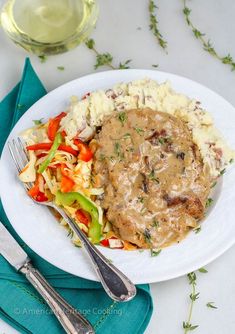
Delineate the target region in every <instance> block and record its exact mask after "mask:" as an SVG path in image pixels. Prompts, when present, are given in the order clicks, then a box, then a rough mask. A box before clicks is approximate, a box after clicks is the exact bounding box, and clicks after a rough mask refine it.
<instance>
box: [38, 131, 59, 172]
mask: <svg viewBox="0 0 235 334" xmlns="http://www.w3.org/2000/svg"><path fill="white" fill-rule="evenodd" d="M61 143H62V136H61V134H60V133H57V135H56V136H55V140H54V142H53V145H52V146H51V149H50V151H49V152H48V155H47V158H46V159H45V160H44V161H43V162H42V163H41V165H40V166H39V168H38V173H39V174H41V173H43V172H44V170H45V169H46V168H47V166H48V165H49V164H50V162H51V160H52V159H53V158H54V156H55V154H56V151H57V150H58V147H59V146H60V144H61Z"/></svg>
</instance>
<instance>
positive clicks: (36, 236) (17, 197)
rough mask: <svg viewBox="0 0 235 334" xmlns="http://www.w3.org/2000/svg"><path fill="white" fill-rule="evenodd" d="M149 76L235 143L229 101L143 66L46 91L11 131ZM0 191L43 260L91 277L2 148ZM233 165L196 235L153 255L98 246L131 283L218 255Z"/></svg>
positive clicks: (227, 235)
mask: <svg viewBox="0 0 235 334" xmlns="http://www.w3.org/2000/svg"><path fill="white" fill-rule="evenodd" d="M145 77H149V78H152V79H154V80H157V81H159V82H160V83H161V82H164V81H166V80H169V81H170V82H171V83H172V86H173V88H174V89H175V90H176V91H177V92H181V93H183V94H186V95H188V96H189V97H191V98H196V99H197V100H199V101H201V102H202V105H203V107H204V108H205V109H207V110H208V111H209V112H211V113H212V115H213V117H214V120H215V124H216V126H217V127H218V128H219V129H220V130H221V131H222V133H223V134H224V135H225V137H226V139H227V140H228V142H229V143H230V145H232V147H235V110H234V108H233V107H232V105H231V104H229V103H228V102H227V101H225V100H224V99H223V98H222V97H220V96H219V95H217V94H216V93H214V92H212V91H211V90H209V89H208V88H206V87H204V86H202V85H200V84H198V83H196V82H193V81H191V80H189V79H186V78H183V77H179V76H176V75H173V74H169V73H163V72H158V71H148V70H119V71H108V72H103V73H96V74H92V75H88V76H85V77H83V78H80V79H77V80H74V81H71V82H69V83H67V84H65V85H63V86H61V87H59V88H57V89H55V90H54V91H52V92H50V93H49V94H47V95H46V96H45V97H43V98H42V99H41V100H39V101H38V102H37V103H35V104H34V105H33V106H32V107H31V108H30V109H29V110H28V111H27V112H26V113H25V114H24V116H23V117H22V118H21V119H20V121H19V122H18V123H17V124H16V126H15V127H14V129H13V130H12V132H11V134H10V137H9V139H10V138H12V137H16V136H17V135H18V134H19V133H20V132H21V131H22V130H24V129H26V128H28V127H31V126H32V120H33V119H39V118H42V117H43V118H44V119H45V120H46V119H48V118H49V117H50V116H52V115H56V114H58V113H59V112H61V111H62V110H65V109H66V107H67V105H68V101H69V97H70V96H71V95H78V96H79V97H81V96H82V95H84V94H85V93H87V92H89V91H93V90H96V89H107V88H110V87H112V86H113V85H115V84H116V83H118V82H121V81H131V80H135V79H141V78H145ZM0 175H1V186H0V188H1V189H0V192H1V197H2V203H3V206H4V208H5V211H6V214H7V216H8V218H9V220H10V221H11V224H12V226H13V227H14V229H15V230H16V232H17V233H18V234H19V235H20V237H21V238H22V239H23V240H24V241H25V242H26V244H28V245H29V247H31V248H32V249H33V250H34V251H35V252H36V253H37V254H39V255H40V256H41V257H42V258H44V259H45V260H47V261H48V262H50V263H52V264H53V265H55V266H57V267H58V268H61V269H63V270H65V271H67V272H69V273H72V274H74V275H77V276H80V277H84V278H87V279H91V280H97V277H96V275H95V273H94V271H93V269H92V266H91V265H90V263H89V261H88V258H87V257H86V255H85V254H84V252H83V251H82V250H81V249H79V248H76V247H74V246H73V245H72V244H71V241H70V239H69V238H68V237H67V233H66V231H65V230H64V229H63V228H62V227H60V226H59V224H58V223H57V221H56V220H55V219H54V218H53V216H52V215H51V214H50V213H49V211H48V210H47V209H46V208H44V207H40V206H37V205H35V204H34V203H33V202H32V201H31V200H30V198H28V197H27V195H26V194H25V192H24V190H23V187H22V185H21V184H20V182H19V181H18V179H17V177H16V173H15V169H14V166H13V163H12V161H11V158H10V156H9V152H8V149H7V147H6V146H5V147H4V150H3V154H2V163H1V171H0ZM234 179H235V168H231V169H230V170H229V171H228V172H227V173H226V174H225V177H224V182H223V185H222V191H221V194H220V196H219V199H218V201H217V203H216V205H215V207H214V208H213V210H212V211H211V212H210V214H209V216H208V217H207V219H206V220H205V221H204V222H203V224H202V230H201V232H200V233H198V234H195V233H194V232H192V233H190V234H189V235H188V237H187V238H186V239H185V240H183V241H182V242H181V243H180V244H175V245H172V246H171V247H168V248H166V249H164V250H163V251H162V252H161V254H160V255H159V256H157V257H150V255H149V251H145V252H142V253H141V252H139V251H133V252H126V251H121V250H111V249H107V248H103V247H102V248H101V250H102V252H103V253H104V254H105V255H106V256H107V257H108V258H109V259H112V260H113V262H114V263H115V265H117V266H118V267H119V268H120V269H121V270H122V271H123V272H124V273H125V274H126V275H127V276H129V277H130V278H131V279H132V280H133V282H134V283H151V282H159V281H164V280H168V279H171V278H175V277H178V276H181V275H184V274H186V273H188V272H191V271H193V270H196V269H198V268H200V267H202V266H204V265H206V264H207V263H209V262H210V261H212V260H214V259H215V258H217V257H218V256H219V255H221V254H222V253H223V252H225V251H226V250H227V249H228V248H229V247H231V246H232V245H233V244H234V242H235V221H234V213H235V212H234V211H235V210H234V203H235V183H234Z"/></svg>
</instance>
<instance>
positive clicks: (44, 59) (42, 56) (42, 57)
mask: <svg viewBox="0 0 235 334" xmlns="http://www.w3.org/2000/svg"><path fill="white" fill-rule="evenodd" d="M38 58H39V59H40V62H41V63H42V64H43V63H45V62H46V61H47V56H45V55H40V56H38Z"/></svg>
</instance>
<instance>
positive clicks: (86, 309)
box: [0, 59, 153, 334]
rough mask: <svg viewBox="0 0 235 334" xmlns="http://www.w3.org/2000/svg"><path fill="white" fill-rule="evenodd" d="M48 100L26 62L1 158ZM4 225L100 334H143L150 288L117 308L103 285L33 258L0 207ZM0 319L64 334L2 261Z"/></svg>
mask: <svg viewBox="0 0 235 334" xmlns="http://www.w3.org/2000/svg"><path fill="white" fill-rule="evenodd" d="M45 94H46V90H45V88H44V87H43V85H42V83H41V82H40V80H39V79H38V77H37V75H36V73H35V72H34V70H33V68H32V66H31V64H30V61H29V59H26V62H25V67H24V72H23V76H22V79H21V81H20V83H19V84H18V85H17V86H16V87H15V88H14V89H13V90H12V91H11V92H10V93H9V94H8V95H7V96H6V97H5V98H4V100H3V101H2V102H1V103H0V152H1V151H2V148H3V145H4V143H5V141H6V139H7V137H8V134H9V132H10V130H11V128H12V127H13V126H14V124H15V123H16V122H17V121H18V120H19V118H20V117H21V116H22V115H23V114H24V113H25V112H26V110H27V109H28V108H29V107H30V106H31V105H32V104H33V103H35V102H36V101H37V100H38V99H39V98H41V97H42V96H43V95H45ZM39 118H40V115H39ZM0 220H1V221H2V222H3V223H4V224H5V226H6V227H7V228H8V230H9V231H10V232H11V234H12V235H13V236H14V237H15V238H16V239H17V240H18V242H19V243H20V244H21V245H22V247H24V249H25V251H26V252H27V253H28V254H29V256H30V257H31V259H32V260H33V263H34V265H35V266H36V267H37V268H38V269H39V270H40V271H41V272H42V274H43V275H44V276H45V277H46V278H47V280H48V281H49V282H50V284H51V285H52V286H53V287H55V288H56V290H57V291H58V292H59V294H61V295H62V296H63V297H64V298H65V299H66V300H67V301H68V302H69V303H70V304H71V305H73V306H74V307H75V308H76V309H77V310H79V311H80V312H81V313H82V314H83V315H84V316H86V317H87V319H89V321H90V322H91V324H92V325H93V326H94V328H95V331H96V333H97V334H101V333H102V334H110V333H112V334H120V333H121V334H141V333H144V330H145V328H146V326H147V325H148V323H149V320H150V317H151V315H152V311H153V306H152V298H151V295H150V290H149V286H148V285H146V284H144V285H138V286H137V291H138V292H137V295H136V297H135V298H134V299H133V300H132V301H130V302H128V303H118V302H114V301H112V300H111V299H110V298H109V297H108V296H107V295H106V294H105V292H104V291H103V289H102V287H101V285H100V283H98V282H93V281H88V280H85V279H83V278H80V277H76V276H73V275H71V274H68V273H66V272H64V271H62V270H60V269H58V268H56V267H54V266H52V265H51V264H49V263H48V262H46V261H45V260H43V259H42V258H40V257H39V256H38V255H37V254H35V253H34V252H33V251H32V250H31V249H30V248H29V247H28V246H27V245H25V244H24V242H23V241H22V240H21V239H20V238H19V236H18V235H17V234H16V233H15V231H14V230H13V228H12V226H11V224H10V222H9V221H8V219H7V217H6V215H5V213H4V210H3V207H2V204H1V203H0ZM0 317H1V318H2V319H3V320H4V321H6V322H7V323H9V324H10V325H11V326H13V327H14V328H16V329H17V330H18V331H19V332H20V333H33V334H47V333H48V334H60V333H64V330H63V329H62V327H61V326H60V324H59V323H58V321H57V320H56V318H55V317H54V316H53V314H52V312H51V311H50V309H49V308H48V306H47V305H46V303H45V302H44V301H43V300H42V298H41V297H40V296H39V295H38V294H37V292H36V291H35V290H34V289H33V288H32V287H31V286H30V285H29V284H28V283H27V281H26V280H25V279H24V277H23V276H22V275H20V274H18V273H17V272H15V271H14V269H13V268H12V267H11V266H10V265H9V264H8V263H7V262H6V261H5V259H4V258H3V257H1V256H0Z"/></svg>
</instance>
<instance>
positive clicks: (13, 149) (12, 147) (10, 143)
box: [7, 139, 21, 173]
mask: <svg viewBox="0 0 235 334" xmlns="http://www.w3.org/2000/svg"><path fill="white" fill-rule="evenodd" d="M13 140H14V139H13ZM13 143H14V142H13V141H12V142H8V143H7V145H8V148H9V151H10V154H11V157H12V160H13V161H14V164H15V166H16V169H17V171H18V172H19V173H20V172H21V168H20V165H19V163H18V159H17V156H16V152H15V146H14V144H13Z"/></svg>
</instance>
